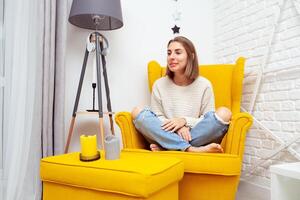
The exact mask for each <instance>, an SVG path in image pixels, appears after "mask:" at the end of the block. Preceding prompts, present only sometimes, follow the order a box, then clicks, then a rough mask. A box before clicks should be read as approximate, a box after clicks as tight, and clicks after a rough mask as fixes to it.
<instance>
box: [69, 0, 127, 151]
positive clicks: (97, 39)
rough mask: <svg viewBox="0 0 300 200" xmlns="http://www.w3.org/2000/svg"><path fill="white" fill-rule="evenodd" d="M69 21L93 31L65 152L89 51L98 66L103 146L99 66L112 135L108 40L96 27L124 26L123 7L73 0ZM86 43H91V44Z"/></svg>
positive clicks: (108, 0) (112, 1) (115, 1)
mask: <svg viewBox="0 0 300 200" xmlns="http://www.w3.org/2000/svg"><path fill="white" fill-rule="evenodd" d="M69 22H70V23H71V24H73V25H75V26H78V27H80V28H85V29H91V30H94V32H93V33H91V34H90V37H89V38H88V39H89V41H88V42H87V46H86V50H85V54H84V59H83V64H82V69H81V74H80V80H79V84H78V89H77V94H76V100H75V104H74V108H73V113H72V120H71V123H70V128H69V133H68V139H67V143H66V146H65V153H67V152H68V150H69V145H70V141H71V138H72V134H73V128H74V124H75V119H76V112H77V108H78V103H79V98H80V93H81V88H82V82H83V78H84V74H85V70H86V64H87V60H88V56H89V52H90V51H93V50H94V51H95V52H96V68H97V70H96V71H97V86H98V88H97V89H98V90H97V92H98V106H99V109H98V110H97V111H98V114H99V128H100V134H101V141H102V147H104V128H103V109H102V91H101V67H100V65H101V66H102V72H103V77H104V84H105V92H106V98H107V110H108V114H109V119H110V128H111V131H112V134H113V135H114V128H113V118H112V114H113V113H112V110H111V101H110V95H109V86H108V78H107V73H106V61H105V56H106V53H107V48H108V41H107V39H106V38H105V37H104V36H103V35H102V34H100V33H99V32H98V30H114V29H118V28H121V27H122V26H123V19H122V10H121V3H120V0H73V3H72V7H71V11H70V15H69ZM88 44H94V46H93V47H91V46H90V45H88ZM92 87H93V94H95V93H94V91H95V88H96V84H95V83H93V84H92ZM92 111H95V109H94V95H93V110H92Z"/></svg>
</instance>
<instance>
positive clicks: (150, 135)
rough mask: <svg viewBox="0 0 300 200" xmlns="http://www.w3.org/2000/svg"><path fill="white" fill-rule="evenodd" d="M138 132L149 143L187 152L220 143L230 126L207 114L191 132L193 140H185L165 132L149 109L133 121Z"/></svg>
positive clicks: (212, 114) (160, 122) (211, 114)
mask: <svg viewBox="0 0 300 200" xmlns="http://www.w3.org/2000/svg"><path fill="white" fill-rule="evenodd" d="M133 123H134V125H135V127H136V129H137V130H139V132H140V133H141V134H143V136H144V137H145V138H146V139H147V141H148V142H149V143H157V144H159V145H160V146H161V147H163V148H165V149H169V150H182V151H185V150H186V149H187V148H188V147H190V146H195V147H200V146H203V145H206V144H209V143H212V142H215V143H220V142H221V141H222V138H223V137H224V135H225V133H226V132H227V130H228V125H226V124H223V123H222V122H220V121H219V120H218V119H217V118H216V117H215V114H214V112H212V111H211V112H207V113H206V114H205V115H204V118H203V119H202V120H201V121H200V122H199V123H198V124H196V126H194V127H193V128H192V129H191V130H190V133H191V137H192V140H191V141H190V142H188V141H186V140H184V139H183V138H182V137H180V136H179V135H178V134H177V133H174V132H170V131H164V130H163V129H162V128H161V124H162V121H160V119H158V117H157V116H156V115H155V113H153V112H152V111H151V110H150V109H149V108H145V109H143V110H142V111H141V112H140V113H139V114H138V115H137V117H136V118H135V120H133Z"/></svg>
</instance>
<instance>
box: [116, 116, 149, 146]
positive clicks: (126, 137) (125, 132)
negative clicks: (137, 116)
mask: <svg viewBox="0 0 300 200" xmlns="http://www.w3.org/2000/svg"><path fill="white" fill-rule="evenodd" d="M115 121H116V123H117V124H118V126H119V127H120V130H121V134H122V141H123V148H134V149H148V148H149V144H148V142H147V141H146V140H145V138H144V137H143V136H142V135H141V134H140V133H139V132H138V131H137V130H136V129H135V127H134V124H133V122H132V117H131V114H130V113H129V112H119V113H117V114H116V115H115Z"/></svg>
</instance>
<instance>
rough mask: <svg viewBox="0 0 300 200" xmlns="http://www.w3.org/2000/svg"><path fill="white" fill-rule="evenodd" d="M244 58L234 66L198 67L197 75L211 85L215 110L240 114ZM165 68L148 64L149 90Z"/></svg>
mask: <svg viewBox="0 0 300 200" xmlns="http://www.w3.org/2000/svg"><path fill="white" fill-rule="evenodd" d="M244 64H245V58H243V57H240V58H238V59H237V61H236V63H235V64H215V65H200V66H199V74H200V75H201V76H204V77H206V78H207V79H208V80H210V82H211V83H212V86H213V90H214V94H215V105H216V108H218V107H220V106H226V107H227V108H229V109H231V112H232V113H233V114H236V113H239V112H240V105H241V97H242V85H243V78H244ZM165 74H166V67H163V66H161V65H160V64H159V63H158V62H156V61H151V62H149V64H148V81H149V90H150V92H151V91H152V85H153V83H154V82H155V81H156V80H157V79H159V78H161V77H162V76H165Z"/></svg>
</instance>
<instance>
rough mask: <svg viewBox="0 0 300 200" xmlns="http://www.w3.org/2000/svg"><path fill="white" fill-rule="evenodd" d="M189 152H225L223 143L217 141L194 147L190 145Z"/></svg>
mask: <svg viewBox="0 0 300 200" xmlns="http://www.w3.org/2000/svg"><path fill="white" fill-rule="evenodd" d="M186 151H187V152H203V153H223V148H222V147H221V145H219V144H216V143H211V144H208V145H206V146H201V147H193V146H190V147H189V148H187V149H186Z"/></svg>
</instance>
